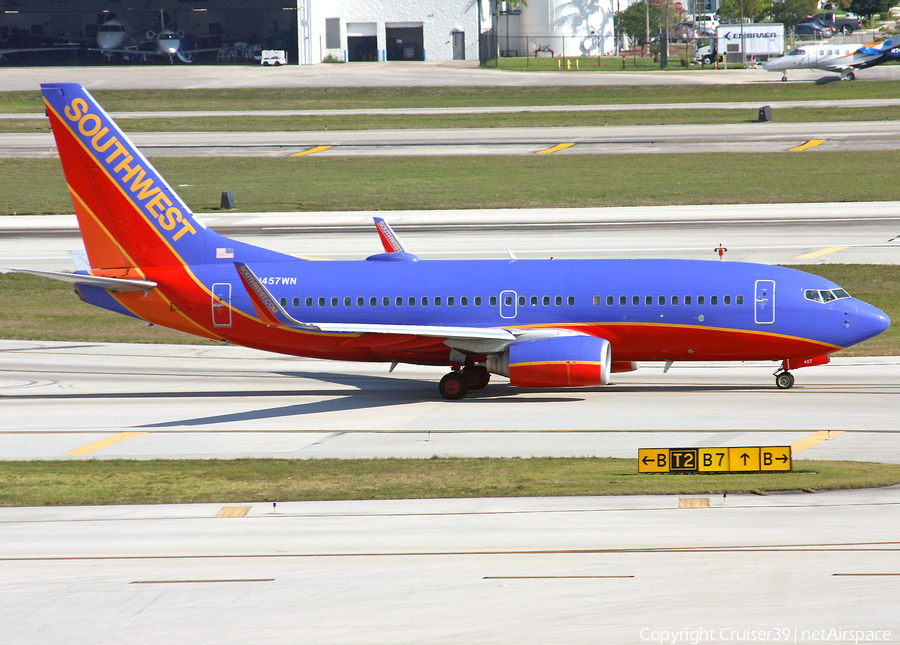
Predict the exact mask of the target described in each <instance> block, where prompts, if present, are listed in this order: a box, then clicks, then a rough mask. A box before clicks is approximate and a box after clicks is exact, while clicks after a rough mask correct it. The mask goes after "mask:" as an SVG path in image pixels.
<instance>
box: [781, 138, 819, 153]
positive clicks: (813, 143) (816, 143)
mask: <svg viewBox="0 0 900 645" xmlns="http://www.w3.org/2000/svg"><path fill="white" fill-rule="evenodd" d="M823 143H825V139H810V140H809V141H807V142H806V143H804V144H803V145H802V146H797V147H796V148H791V149H790V150H788V152H800V151H802V150H809V149H810V148H815V147H816V146H820V145H822V144H823Z"/></svg>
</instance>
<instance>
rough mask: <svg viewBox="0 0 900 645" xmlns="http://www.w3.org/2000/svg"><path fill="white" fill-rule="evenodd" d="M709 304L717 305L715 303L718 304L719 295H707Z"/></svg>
mask: <svg viewBox="0 0 900 645" xmlns="http://www.w3.org/2000/svg"><path fill="white" fill-rule="evenodd" d="M709 304H711V305H717V304H719V297H718V296H710V297H709Z"/></svg>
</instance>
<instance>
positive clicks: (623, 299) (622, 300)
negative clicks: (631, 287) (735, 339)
mask: <svg viewBox="0 0 900 645" xmlns="http://www.w3.org/2000/svg"><path fill="white" fill-rule="evenodd" d="M619 304H620V305H622V306H623V307H624V306H625V305H626V304H628V298H626V297H625V296H619Z"/></svg>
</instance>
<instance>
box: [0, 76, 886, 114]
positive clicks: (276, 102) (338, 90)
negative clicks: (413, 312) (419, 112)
mask: <svg viewBox="0 0 900 645" xmlns="http://www.w3.org/2000/svg"><path fill="white" fill-rule="evenodd" d="M487 74H490V75H492V76H496V73H494V72H487ZM700 74H701V75H714V74H715V72H713V71H707V72H700ZM500 78H502V75H501V76H500ZM779 78H780V77H779V75H778V74H772V75H771V79H772V81H777V80H778V79H779ZM91 95H92V96H93V97H94V98H96V99H97V100H98V101H99V102H100V104H101V105H102V106H103V108H104V109H105V110H106V111H107V112H133V111H145V110H157V111H180V110H184V111H187V110H326V109H335V110H340V109H362V108H404V107H484V106H504V105H596V104H625V103H704V102H729V101H760V102H761V105H762V104H764V103H766V102H769V101H819V100H825V99H828V100H836V99H878V98H896V97H897V96H898V95H900V81H878V82H859V83H822V84H817V83H780V82H772V83H750V84H735V85H596V86H583V87H581V86H575V87H571V86H545V87H511V86H483V87H472V86H469V87H450V86H444V87H292V88H219V89H168V90H166V89H155V90H153V91H152V92H149V93H148V92H147V91H146V90H91ZM150 97H152V100H149V98H150ZM43 111H44V103H43V100H42V99H41V95H40V92H38V91H19V92H0V113H29V112H30V113H38V112H43Z"/></svg>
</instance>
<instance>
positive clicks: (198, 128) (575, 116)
mask: <svg viewBox="0 0 900 645" xmlns="http://www.w3.org/2000/svg"><path fill="white" fill-rule="evenodd" d="M773 114H774V117H775V120H777V121H779V122H781V123H809V122H833V121H894V120H897V119H900V110H898V109H897V107H896V106H885V107H872V108H866V109H864V110H860V109H858V108H778V109H776V110H775V111H774V113H773ZM758 115H759V114H758V110H757V109H746V110H715V109H712V110H711V109H696V110H692V109H674V110H629V111H594V112H519V113H516V114H417V115H399V114H398V115H372V116H369V115H360V116H344V115H341V116H277V117H260V116H233V117H222V116H218V117H211V116H198V117H190V118H187V117H186V118H168V117H161V118H153V119H121V120H120V122H119V125H120V126H121V127H122V128H123V129H124V130H125V131H126V132H128V133H133V132H322V131H325V130H328V131H331V132H334V131H340V130H402V129H411V128H417V129H434V128H543V127H562V126H581V127H586V126H605V125H609V126H616V125H686V124H715V123H754V122H756V121H757V120H758V118H757V117H758ZM0 132H3V133H30V132H50V122H49V121H47V120H45V119H2V120H0Z"/></svg>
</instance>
